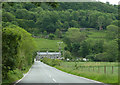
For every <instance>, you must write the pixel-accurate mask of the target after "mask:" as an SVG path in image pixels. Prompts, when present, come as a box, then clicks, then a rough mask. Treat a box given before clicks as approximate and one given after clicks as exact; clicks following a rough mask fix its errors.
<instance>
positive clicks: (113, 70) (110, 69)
mask: <svg viewBox="0 0 120 85" xmlns="http://www.w3.org/2000/svg"><path fill="white" fill-rule="evenodd" d="M77 69H79V70H80V71H89V72H97V73H104V74H118V66H79V67H77Z"/></svg>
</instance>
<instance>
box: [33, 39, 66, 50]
mask: <svg viewBox="0 0 120 85" xmlns="http://www.w3.org/2000/svg"><path fill="white" fill-rule="evenodd" d="M34 40H35V41H36V44H37V50H38V51H47V50H48V51H59V45H58V43H57V42H62V40H49V39H44V38H34ZM61 47H62V48H61V49H62V50H63V49H64V47H65V44H64V43H62V44H61Z"/></svg>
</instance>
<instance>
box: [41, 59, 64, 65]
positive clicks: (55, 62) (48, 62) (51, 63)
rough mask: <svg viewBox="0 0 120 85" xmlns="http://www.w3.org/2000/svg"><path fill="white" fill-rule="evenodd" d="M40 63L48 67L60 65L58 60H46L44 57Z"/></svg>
mask: <svg viewBox="0 0 120 85" xmlns="http://www.w3.org/2000/svg"><path fill="white" fill-rule="evenodd" d="M42 62H43V63H46V64H48V65H50V66H56V65H57V66H60V64H61V62H62V61H61V60H59V59H50V58H47V57H44V58H43V59H42Z"/></svg>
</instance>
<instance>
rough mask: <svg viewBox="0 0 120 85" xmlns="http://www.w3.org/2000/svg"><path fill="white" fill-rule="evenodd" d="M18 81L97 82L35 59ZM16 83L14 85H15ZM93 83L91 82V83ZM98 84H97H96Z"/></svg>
mask: <svg viewBox="0 0 120 85" xmlns="http://www.w3.org/2000/svg"><path fill="white" fill-rule="evenodd" d="M20 83H89V84H90V83H99V82H97V81H93V80H89V79H86V78H83V77H79V76H75V75H72V74H68V73H65V72H62V71H60V70H58V69H56V68H54V67H51V66H48V65H46V64H44V63H42V62H40V61H35V63H34V64H33V66H32V67H31V69H30V70H29V72H28V73H27V74H26V75H25V76H24V77H23V78H22V79H21V80H19V81H18V82H17V84H20ZM17 84H16V85H17ZM91 85H93V84H91ZM97 85H98V84H97Z"/></svg>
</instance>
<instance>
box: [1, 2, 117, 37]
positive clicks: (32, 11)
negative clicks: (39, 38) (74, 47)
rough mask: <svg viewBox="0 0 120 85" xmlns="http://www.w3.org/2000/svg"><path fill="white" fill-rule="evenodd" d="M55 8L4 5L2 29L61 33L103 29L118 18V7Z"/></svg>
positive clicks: (82, 5)
mask: <svg viewBox="0 0 120 85" xmlns="http://www.w3.org/2000/svg"><path fill="white" fill-rule="evenodd" d="M55 6H56V7H53V6H51V4H46V3H30V2H28V3H4V4H3V27H6V26H8V25H10V24H15V25H18V26H20V27H22V28H24V29H25V30H27V31H28V32H30V33H32V34H34V35H38V34H39V33H43V34H44V33H46V32H47V34H49V33H54V32H55V31H56V29H59V30H60V31H62V32H64V31H67V29H68V28H71V27H76V28H94V29H106V26H108V25H109V24H111V22H112V21H113V20H116V19H118V14H117V6H116V5H115V6H113V5H110V4H108V3H106V4H105V3H101V2H97V3H57V4H55Z"/></svg>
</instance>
